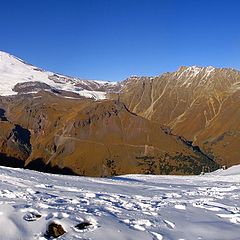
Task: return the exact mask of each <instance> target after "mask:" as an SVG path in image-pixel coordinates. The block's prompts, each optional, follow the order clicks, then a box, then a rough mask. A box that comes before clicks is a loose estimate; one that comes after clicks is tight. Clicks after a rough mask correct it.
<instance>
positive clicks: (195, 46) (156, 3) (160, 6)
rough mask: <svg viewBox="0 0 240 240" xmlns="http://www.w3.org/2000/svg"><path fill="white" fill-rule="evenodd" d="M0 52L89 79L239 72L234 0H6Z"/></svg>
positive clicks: (238, 5) (239, 27)
mask: <svg viewBox="0 0 240 240" xmlns="http://www.w3.org/2000/svg"><path fill="white" fill-rule="evenodd" d="M0 9H1V11H0V49H1V50H3V51H6V52H9V53H11V54H13V55H16V56H18V57H21V58H22V59H25V60H26V61H28V62H30V63H32V64H34V65H37V66H39V67H42V68H44V69H47V70H51V71H56V72H59V73H64V74H68V75H74V76H79V77H83V78H89V79H104V80H121V79H125V78H126V77H128V76H129V75H135V74H136V75H158V74H160V73H162V72H165V71H173V70H175V69H177V68H178V67H179V66H181V65H200V66H207V65H213V66H217V67H234V68H238V69H240V1H239V0H34V1H33V0H25V1H24V0H21V1H20V0H15V1H14V0H3V1H1V5H0Z"/></svg>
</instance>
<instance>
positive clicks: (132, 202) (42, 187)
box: [0, 166, 240, 240]
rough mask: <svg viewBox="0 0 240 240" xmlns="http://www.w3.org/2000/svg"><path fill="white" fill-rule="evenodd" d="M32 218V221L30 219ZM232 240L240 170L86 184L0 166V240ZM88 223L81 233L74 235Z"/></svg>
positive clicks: (239, 204) (238, 217)
mask: <svg viewBox="0 0 240 240" xmlns="http://www.w3.org/2000/svg"><path fill="white" fill-rule="evenodd" d="M35 216H37V217H35ZM52 221H55V222H58V223H60V224H61V225H62V226H63V227H64V229H65V231H66V233H65V234H64V235H62V236H61V237H59V238H58V239H69V240H70V239H85V240H90V239H96V240H108V239H114V240H136V239H138V240H145V239H146V240H148V239H152V240H159V239H169V240H170V239H171V240H175V239H177V240H180V239H181V240H183V239H186V240H187V239H189V240H195V239H196V240H200V239H201V240H202V239H208V240H209V239H216V240H220V239H221V240H223V239H227V240H231V239H232V240H233V239H236V240H237V239H240V167H239V166H237V167H232V168H230V169H228V170H224V171H223V170H220V171H217V172H215V173H212V174H208V175H204V176H151V175H147V176H146V175H145V176H144V175H127V176H120V177H115V178H108V179H106V178H87V177H75V176H60V175H50V174H44V173H38V172H34V171H29V170H23V169H12V168H6V167H0V239H1V240H7V239H9V240H10V239H12V240H19V239H24V240H28V239H29V240H30V239H31V240H32V239H45V237H44V233H45V232H46V227H47V225H48V224H49V223H50V222H52ZM84 221H88V222H90V223H91V224H92V225H91V226H90V227H89V228H87V229H85V230H78V229H76V228H74V226H76V225H77V224H79V223H81V222H84Z"/></svg>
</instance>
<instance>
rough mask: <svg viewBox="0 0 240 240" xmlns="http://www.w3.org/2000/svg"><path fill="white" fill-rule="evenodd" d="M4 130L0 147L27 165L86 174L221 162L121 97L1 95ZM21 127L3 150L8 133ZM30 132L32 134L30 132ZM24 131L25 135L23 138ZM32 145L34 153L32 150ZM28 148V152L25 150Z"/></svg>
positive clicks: (182, 169) (185, 169) (191, 169)
mask: <svg viewBox="0 0 240 240" xmlns="http://www.w3.org/2000/svg"><path fill="white" fill-rule="evenodd" d="M0 107H1V108H2V109H4V110H5V111H6V113H4V116H5V118H6V119H4V120H5V123H3V121H0V124H8V125H9V130H8V131H7V129H8V128H5V127H4V129H6V130H4V131H6V132H2V131H1V132H0V139H3V140H2V142H3V143H2V144H1V146H0V152H1V153H4V154H6V155H7V157H16V158H19V160H21V161H23V162H24V165H25V167H28V168H33V169H36V170H42V171H50V172H51V171H52V172H64V171H65V172H67V173H76V174H80V175H88V176H110V175H118V174H126V173H157V174H159V173H167V174H168V173H177V174H182V173H188V174H192V173H200V172H201V170H202V166H206V167H208V166H209V167H210V168H213V169H214V168H216V167H217V165H216V164H215V163H214V162H213V161H212V160H210V159H209V158H207V157H206V156H205V155H203V154H202V153H201V152H200V151H199V149H197V148H195V149H193V148H192V147H191V146H190V145H188V144H187V143H185V142H184V141H183V140H182V139H180V138H178V137H175V136H172V135H169V134H168V133H165V132H164V131H163V130H162V128H161V125H159V124H157V123H154V122H152V121H149V120H147V119H145V118H143V117H140V116H138V115H136V114H133V113H131V112H130V111H129V110H128V109H127V108H126V107H125V105H124V104H122V103H121V102H119V101H112V100H105V101H93V100H91V99H71V98H63V97H61V96H57V95H54V94H50V93H48V92H39V93H38V94H36V95H18V96H12V97H2V98H0ZM16 126H19V127H20V126H21V131H24V133H25V134H24V135H22V134H21V135H19V134H15V135H16V137H15V138H16V139H15V141H14V146H15V147H16V146H18V144H19V145H20V146H21V148H18V149H20V153H21V154H22V155H20V154H18V150H16V151H5V150H4V147H3V146H4V144H6V143H7V142H8V136H9V132H11V131H13V130H12V129H13V128H14V127H16ZM27 131H29V132H30V133H31V134H29V135H28V134H27ZM20 136H25V138H24V139H19V137H20ZM29 150H30V152H29ZM24 153H25V155H24ZM26 153H29V154H28V155H26Z"/></svg>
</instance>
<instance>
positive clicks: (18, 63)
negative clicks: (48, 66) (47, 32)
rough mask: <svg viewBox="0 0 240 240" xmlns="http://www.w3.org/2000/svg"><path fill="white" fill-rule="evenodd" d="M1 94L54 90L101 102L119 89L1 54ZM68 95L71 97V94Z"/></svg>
mask: <svg viewBox="0 0 240 240" xmlns="http://www.w3.org/2000/svg"><path fill="white" fill-rule="evenodd" d="M0 84H1V87H0V95H1V96H6V95H15V94H19V93H29V92H38V91H40V90H48V91H49V90H53V91H54V92H55V93H56V92H58V93H61V94H62V95H66V94H67V95H68V96H69V93H71V94H72V96H74V97H77V96H84V97H90V98H94V99H104V98H105V95H106V93H107V92H108V91H109V90H112V91H114V90H115V89H117V88H118V86H117V84H116V83H112V82H106V81H90V80H81V79H78V78H73V77H69V76H64V75H60V74H56V73H53V72H49V71H44V70H42V69H40V68H38V67H35V66H33V65H30V64H28V63H26V62H25V61H23V60H22V59H20V58H17V57H14V56H12V55H10V54H8V53H5V52H2V51H0ZM71 94H70V95H71Z"/></svg>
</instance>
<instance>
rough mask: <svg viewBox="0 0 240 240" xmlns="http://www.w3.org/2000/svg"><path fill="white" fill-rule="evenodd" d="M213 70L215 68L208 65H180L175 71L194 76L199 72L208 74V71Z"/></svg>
mask: <svg viewBox="0 0 240 240" xmlns="http://www.w3.org/2000/svg"><path fill="white" fill-rule="evenodd" d="M215 70H216V68H214V67H212V66H208V67H199V66H190V67H185V66H181V67H180V68H179V69H178V70H177V73H180V74H186V75H191V76H193V77H194V76H197V75H198V74H200V73H207V74H210V73H212V72H214V71H215Z"/></svg>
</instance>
